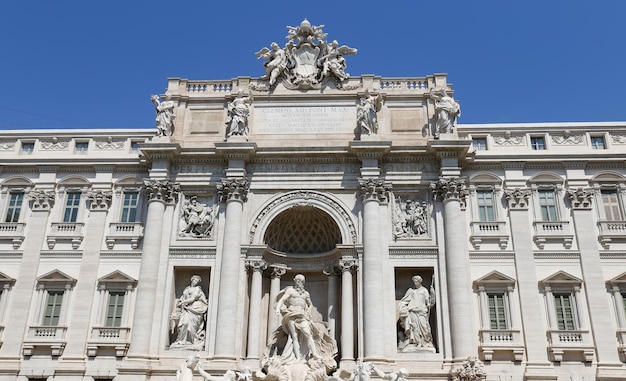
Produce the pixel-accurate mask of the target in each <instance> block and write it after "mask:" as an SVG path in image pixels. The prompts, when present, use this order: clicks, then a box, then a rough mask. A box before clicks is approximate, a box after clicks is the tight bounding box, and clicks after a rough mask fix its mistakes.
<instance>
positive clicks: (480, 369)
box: [452, 356, 487, 381]
mask: <svg viewBox="0 0 626 381" xmlns="http://www.w3.org/2000/svg"><path fill="white" fill-rule="evenodd" d="M485 378H487V374H486V373H485V368H484V365H483V362H482V361H480V360H479V359H477V358H476V357H473V356H469V357H468V358H467V359H466V360H465V361H463V366H462V368H458V369H457V370H455V371H453V372H452V380H453V381H481V380H484V379H485Z"/></svg>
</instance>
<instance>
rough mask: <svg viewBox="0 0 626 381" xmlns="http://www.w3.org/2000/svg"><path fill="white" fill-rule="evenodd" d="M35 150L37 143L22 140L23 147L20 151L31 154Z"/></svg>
mask: <svg viewBox="0 0 626 381" xmlns="http://www.w3.org/2000/svg"><path fill="white" fill-rule="evenodd" d="M34 150H35V143H32V142H22V149H21V150H20V152H21V153H22V154H24V155H30V154H32V153H33V151H34Z"/></svg>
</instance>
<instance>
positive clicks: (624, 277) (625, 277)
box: [607, 273, 626, 285]
mask: <svg viewBox="0 0 626 381" xmlns="http://www.w3.org/2000/svg"><path fill="white" fill-rule="evenodd" d="M607 283H608V284H610V285H618V284H621V285H624V284H626V273H621V274H620V275H618V276H616V277H615V278H613V279H611V280H609V281H608V282H607Z"/></svg>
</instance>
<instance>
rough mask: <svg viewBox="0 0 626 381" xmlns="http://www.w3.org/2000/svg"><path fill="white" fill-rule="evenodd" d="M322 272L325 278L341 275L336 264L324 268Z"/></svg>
mask: <svg viewBox="0 0 626 381" xmlns="http://www.w3.org/2000/svg"><path fill="white" fill-rule="evenodd" d="M322 272H323V273H324V275H327V276H339V274H341V272H340V271H339V267H338V263H337V262H333V263H330V264H328V265H326V266H324V270H323V271H322Z"/></svg>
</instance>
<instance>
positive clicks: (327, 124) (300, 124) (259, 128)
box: [250, 106, 356, 135]
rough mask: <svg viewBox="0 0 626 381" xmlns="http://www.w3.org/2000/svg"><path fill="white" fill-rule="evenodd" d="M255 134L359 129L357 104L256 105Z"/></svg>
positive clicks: (253, 129) (252, 128)
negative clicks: (307, 105) (357, 126)
mask: <svg viewBox="0 0 626 381" xmlns="http://www.w3.org/2000/svg"><path fill="white" fill-rule="evenodd" d="M250 128H251V130H252V132H254V133H255V134H291V135H300V134H344V133H346V134H348V133H353V132H354V129H355V128H356V108H355V107H334V106H332V107H331V106H320V107H255V108H254V112H253V118H252V124H251V126H250Z"/></svg>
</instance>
